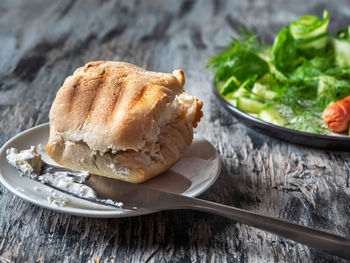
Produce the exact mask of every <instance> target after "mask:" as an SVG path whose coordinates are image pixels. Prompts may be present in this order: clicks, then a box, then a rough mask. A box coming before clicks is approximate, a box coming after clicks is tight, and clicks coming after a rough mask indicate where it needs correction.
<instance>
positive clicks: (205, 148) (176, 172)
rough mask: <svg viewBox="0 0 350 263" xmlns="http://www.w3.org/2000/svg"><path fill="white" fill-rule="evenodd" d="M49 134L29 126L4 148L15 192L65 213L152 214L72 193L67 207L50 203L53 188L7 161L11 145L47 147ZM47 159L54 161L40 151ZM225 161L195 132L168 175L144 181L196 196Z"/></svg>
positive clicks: (2, 169) (2, 172) (3, 170)
mask: <svg viewBox="0 0 350 263" xmlns="http://www.w3.org/2000/svg"><path fill="white" fill-rule="evenodd" d="M48 137H49V125H48V123H45V124H42V125H39V126H36V127H34V128H31V129H28V130H26V131H24V132H22V133H20V134H18V135H16V136H15V137H13V138H12V139H11V140H9V141H8V142H7V143H6V144H4V145H3V147H2V148H1V149H0V182H1V183H2V184H3V185H4V186H5V187H6V188H7V189H9V190H10V191H11V192H12V193H14V194H15V195H17V196H19V197H21V198H23V199H25V200H27V201H29V202H31V203H33V204H36V205H39V206H41V207H44V208H47V209H51V210H55V211H58V212H62V213H68V214H74V215H79V216H87V217H127V216H136V215H142V214H148V213H152V212H154V211H148V212H147V213H145V212H142V213H141V212H139V211H137V210H136V211H126V210H122V209H116V208H112V207H108V206H103V205H99V204H95V203H92V202H89V201H85V200H82V199H79V198H75V197H72V196H69V195H64V194H63V193H59V194H60V195H64V196H65V198H66V199H68V202H67V204H66V205H65V206H55V205H53V204H50V203H49V202H48V200H47V198H48V197H49V196H50V195H52V193H51V192H50V190H51V188H50V187H48V186H46V185H43V184H41V183H39V182H36V181H33V180H31V179H29V178H27V177H23V176H20V175H19V173H18V172H17V170H16V169H14V168H12V167H11V166H10V165H9V164H8V163H7V161H6V150H7V149H8V148H11V147H15V148H18V149H19V150H24V149H27V148H29V147H30V146H31V145H39V144H41V145H42V146H43V148H44V147H45V145H46V144H47V141H48ZM40 153H41V154H42V157H43V159H44V161H46V162H47V163H52V164H54V162H53V161H52V160H51V159H50V157H49V156H48V155H47V154H46V152H45V150H42V151H41V152H40ZM220 169H221V163H220V159H219V156H218V154H217V152H216V149H215V148H214V147H213V146H212V145H211V144H210V143H209V142H208V141H207V140H205V139H203V138H201V137H199V136H197V135H195V137H194V141H193V143H192V146H191V147H190V149H188V150H187V151H186V152H185V154H184V156H183V158H182V159H181V160H180V161H179V162H178V163H177V164H175V165H174V166H173V167H172V168H171V169H169V170H168V171H167V172H165V173H164V174H162V175H160V176H158V177H156V178H154V179H151V180H150V181H148V182H146V183H144V184H145V185H148V186H150V187H152V188H157V189H160V190H164V191H168V192H173V193H177V194H182V195H186V196H191V197H195V196H198V195H199V194H201V193H203V192H204V191H205V190H207V189H208V188H209V187H210V186H211V185H212V184H213V183H214V182H215V181H216V179H217V178H218V176H219V173H220Z"/></svg>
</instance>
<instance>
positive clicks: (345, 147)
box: [212, 84, 350, 152]
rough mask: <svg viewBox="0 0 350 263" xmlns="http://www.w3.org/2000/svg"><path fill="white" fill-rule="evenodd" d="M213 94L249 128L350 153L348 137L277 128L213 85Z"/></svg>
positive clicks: (306, 143) (291, 140)
mask: <svg viewBox="0 0 350 263" xmlns="http://www.w3.org/2000/svg"><path fill="white" fill-rule="evenodd" d="M212 86H213V92H214V94H215V96H216V97H217V99H218V100H219V102H220V103H221V105H222V106H224V108H225V109H226V110H227V111H228V112H229V113H231V114H232V115H233V116H234V117H235V118H236V119H237V120H239V121H240V122H242V123H243V124H245V125H246V126H248V127H249V128H251V129H253V130H255V131H257V132H260V133H262V134H265V135H267V136H270V137H272V138H277V139H280V140H284V141H287V142H291V143H295V144H300V145H304V146H309V147H314V148H320V149H325V150H336V151H349V152H350V137H346V136H331V135H320V134H314V133H309V132H302V131H297V130H292V129H288V128H284V127H281V126H277V125H274V124H271V123H268V122H265V121H263V120H260V119H258V118H255V117H254V116H252V115H249V114H248V113H245V112H243V111H241V110H239V109H237V108H236V107H234V106H232V105H231V104H230V103H229V102H227V101H226V100H225V99H224V98H223V97H221V95H220V94H219V92H218V90H217V89H216V87H215V85H214V84H213V85H212Z"/></svg>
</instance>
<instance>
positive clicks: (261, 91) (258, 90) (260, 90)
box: [252, 83, 277, 100]
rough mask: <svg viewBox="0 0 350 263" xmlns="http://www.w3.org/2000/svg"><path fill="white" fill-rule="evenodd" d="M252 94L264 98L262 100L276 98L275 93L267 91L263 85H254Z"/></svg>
mask: <svg viewBox="0 0 350 263" xmlns="http://www.w3.org/2000/svg"><path fill="white" fill-rule="evenodd" d="M252 92H253V93H254V94H255V95H256V96H258V97H261V98H264V99H268V100H272V99H273V98H275V97H276V96H277V93H276V92H274V91H272V90H268V89H267V87H266V86H265V85H261V84H259V83H256V84H255V85H254V88H253V90H252Z"/></svg>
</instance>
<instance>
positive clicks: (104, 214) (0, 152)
mask: <svg viewBox="0 0 350 263" xmlns="http://www.w3.org/2000/svg"><path fill="white" fill-rule="evenodd" d="M46 126H48V127H49V123H48V122H45V123H42V124H39V125H36V126H34V127H31V128H29V129H26V130H24V131H22V132H20V133H18V134H16V135H15V136H13V137H12V138H10V139H9V140H7V141H6V142H5V143H4V144H3V145H2V147H1V148H0V158H1V157H2V156H4V155H5V151H6V149H7V148H8V146H9V145H10V144H11V143H12V142H13V141H14V140H16V139H17V138H19V137H21V136H23V135H25V134H27V133H30V132H33V131H34V130H39V129H41V128H44V127H46ZM199 136H200V135H199ZM200 138H202V139H204V140H206V141H207V142H208V143H209V144H210V145H211V147H212V148H213V149H215V151H214V153H215V162H216V163H217V171H216V173H215V174H214V175H213V176H211V180H208V181H207V183H206V184H204V186H203V187H202V188H200V189H198V190H197V191H194V192H193V193H192V194H187V195H186V194H184V193H186V191H187V190H186V191H185V192H184V193H182V194H181V195H185V196H188V197H197V196H199V195H200V194H202V193H204V192H205V191H207V190H208V189H209V188H210V187H211V186H212V185H213V184H214V183H215V182H216V181H217V179H218V178H219V176H220V173H221V169H222V162H221V159H220V155H219V153H218V152H217V150H216V148H215V147H214V146H213V145H212V144H211V142H209V141H208V140H207V139H205V138H204V137H202V136H200ZM2 169H3V168H2V167H1V166H0V183H1V184H2V185H3V186H4V187H5V188H6V189H7V190H9V191H10V192H11V193H13V194H14V195H16V196H18V197H20V198H21V199H23V200H25V201H27V202H29V203H32V204H35V205H37V206H39V207H42V208H45V209H48V210H52V211H55V212H60V213H63V214H70V215H75V216H82V217H90V218H123V217H133V216H141V215H147V214H152V213H156V212H159V210H141V211H128V212H127V213H125V212H123V210H120V211H115V210H110V211H108V210H101V211H99V210H96V209H95V210H94V209H88V208H84V209H79V208H74V207H69V208H68V209H67V207H64V206H63V207H61V206H54V205H51V204H49V203H47V204H46V203H45V202H42V201H38V200H36V199H35V198H31V197H30V196H28V195H27V194H25V193H23V192H21V191H19V190H18V189H16V188H15V187H14V186H12V185H11V184H10V183H8V182H7V180H6V178H5V177H4V176H3V171H2ZM45 187H48V186H45ZM86 210H91V212H92V213H91V214H87V213H86ZM118 212H119V213H118Z"/></svg>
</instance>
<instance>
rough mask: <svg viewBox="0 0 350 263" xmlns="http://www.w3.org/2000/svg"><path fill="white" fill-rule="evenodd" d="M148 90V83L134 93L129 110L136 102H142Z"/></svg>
mask: <svg viewBox="0 0 350 263" xmlns="http://www.w3.org/2000/svg"><path fill="white" fill-rule="evenodd" d="M147 90H148V87H147V84H146V85H143V87H142V88H141V89H140V91H139V92H138V93H137V94H135V95H134V97H133V99H132V101H131V103H130V104H129V106H128V109H129V110H130V109H132V108H133V107H134V106H135V104H136V103H142V99H143V97H144V96H145V93H146V92H147Z"/></svg>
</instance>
